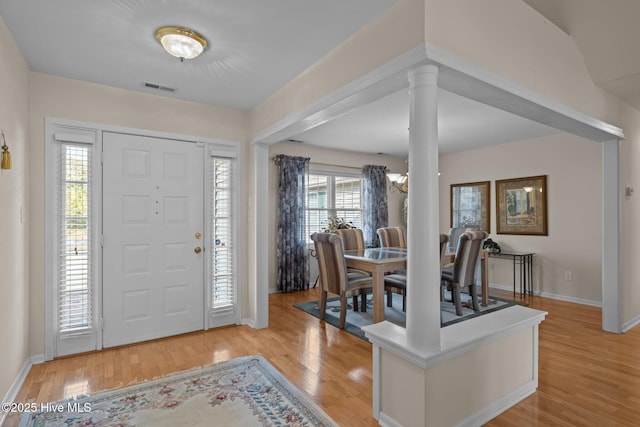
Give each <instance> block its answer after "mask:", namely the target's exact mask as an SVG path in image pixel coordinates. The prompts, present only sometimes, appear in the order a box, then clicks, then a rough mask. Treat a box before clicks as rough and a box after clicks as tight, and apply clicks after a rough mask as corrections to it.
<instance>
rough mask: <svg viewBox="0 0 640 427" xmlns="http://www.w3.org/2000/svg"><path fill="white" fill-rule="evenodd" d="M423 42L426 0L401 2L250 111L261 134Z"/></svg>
mask: <svg viewBox="0 0 640 427" xmlns="http://www.w3.org/2000/svg"><path fill="white" fill-rule="evenodd" d="M423 42H424V0H399V1H398V2H397V4H395V5H394V6H392V7H391V8H390V9H389V10H387V11H386V12H384V13H383V14H381V15H380V16H379V17H378V18H376V19H374V20H373V21H372V22H370V23H369V24H367V25H366V26H365V27H364V28H362V29H361V30H360V31H358V32H357V33H355V34H354V35H352V36H351V37H350V38H349V39H348V40H347V41H345V42H344V43H342V44H341V45H340V46H338V47H337V48H336V49H334V50H333V51H332V52H330V53H329V54H327V55H326V56H325V57H323V58H322V59H321V60H320V61H318V62H316V63H315V64H314V65H312V66H311V67H310V68H309V69H307V70H306V71H304V72H303V73H301V74H300V75H299V76H298V77H296V78H294V79H293V80H292V81H291V82H289V83H287V84H286V85H285V86H284V87H283V88H281V89H280V90H278V91H277V92H276V93H274V94H273V95H271V96H270V97H269V98H268V99H267V100H265V101H264V102H263V103H261V104H260V105H258V106H257V107H256V108H254V109H253V110H252V111H251V131H252V133H254V134H255V133H257V132H259V131H262V130H264V129H266V128H268V127H269V126H272V125H273V124H275V123H276V122H278V121H280V120H282V119H284V118H286V117H288V116H289V115H291V114H293V113H296V112H297V111H299V110H301V109H303V108H304V107H306V106H308V105H309V104H311V103H313V102H314V101H317V100H319V99H320V98H322V97H323V96H325V95H327V94H329V93H331V92H333V91H335V90H336V89H339V88H340V87H342V86H344V85H346V84H347V83H349V82H351V81H353V80H355V79H356V78H358V77H361V76H363V75H364V74H366V73H368V72H369V71H371V70H373V69H375V68H376V67H379V66H381V65H383V64H385V63H386V62H389V61H391V60H392V59H394V58H396V57H398V56H399V55H400V54H402V53H404V52H406V51H408V50H410V49H412V48H414V47H416V46H419V45H421V44H422V43H423Z"/></svg>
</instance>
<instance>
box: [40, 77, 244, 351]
mask: <svg viewBox="0 0 640 427" xmlns="http://www.w3.org/2000/svg"><path fill="white" fill-rule="evenodd" d="M29 83H30V86H31V87H30V89H31V91H30V92H31V99H30V118H31V123H30V127H31V128H30V135H31V138H30V139H31V147H30V148H31V156H30V162H31V170H32V174H31V180H32V181H31V182H32V185H31V196H30V203H31V207H32V221H31V242H30V243H31V251H30V256H31V271H32V277H31V282H32V294H31V298H30V302H31V328H30V333H29V335H30V351H31V354H43V353H44V281H45V278H44V118H45V117H47V116H49V117H56V118H64V119H70V120H79V121H86V122H93V123H101V124H107V125H116V126H125V127H131V128H138V129H148V130H154V131H161V132H170V133H177V134H182V135H191V136H199V137H205V138H220V139H225V140H231V141H239V143H240V144H242V147H243V150H244V153H243V157H244V158H245V159H246V158H247V157H249V156H248V155H247V151H248V148H247V145H248V144H247V143H246V141H247V139H248V136H247V129H248V114H247V113H244V112H241V111H236V110H231V109H227V108H221V107H215V106H210V105H204V104H198V103H194V102H186V101H179V100H175V99H171V98H167V97H161V96H157V95H151V94H145V93H139V92H133V91H128V90H122V89H117V88H114V87H110V86H104V85H98V84H94V83H88V82H83V81H79V80H72V79H64V78H59V77H54V76H50V75H46V74H41V73H33V72H32V73H31V74H30V80H29ZM248 169H249V168H248V167H246V166H245V176H244V177H243V182H244V183H245V188H244V189H243V196H244V197H242V200H243V202H242V203H243V205H242V208H241V211H242V212H243V216H242V219H241V223H242V224H246V223H247V222H248V219H247V215H246V212H247V210H248V209H247V199H248V190H247V188H246V185H247V184H246V183H248V182H249V181H250V179H249V177H248V176H249V175H248V174H249V170H248ZM247 246H248V245H245V248H246V247H247ZM243 257H244V258H245V259H246V254H243ZM247 280H248V278H247V274H246V271H244V272H243V277H242V281H243V283H245V285H246V283H247Z"/></svg>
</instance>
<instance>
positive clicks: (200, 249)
mask: <svg viewBox="0 0 640 427" xmlns="http://www.w3.org/2000/svg"><path fill="white" fill-rule="evenodd" d="M193 251H194V252H195V253H197V254H199V253H200V252H202V248H201V247H200V246H196V248H195V249H194V250H193Z"/></svg>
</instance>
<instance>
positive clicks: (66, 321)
mask: <svg viewBox="0 0 640 427" xmlns="http://www.w3.org/2000/svg"><path fill="white" fill-rule="evenodd" d="M92 151H93V146H92V145H88V144H75V143H68V142H62V143H60V146H59V154H60V155H59V159H58V165H57V166H58V167H57V172H58V180H59V181H58V186H57V188H58V200H57V202H58V203H57V205H58V209H59V210H58V213H57V218H56V219H57V230H58V239H57V241H58V245H57V246H58V247H57V258H58V263H57V268H58V277H57V297H58V316H57V317H58V331H59V333H60V335H74V334H79V333H91V328H92V326H93V325H92V318H93V296H92V290H93V253H92V246H91V242H92V234H93V223H92V222H93V221H92V216H91V214H92V213H91V204H92V200H91V199H92V194H91V184H92V172H93V171H92V167H91V164H92V155H93V153H92Z"/></svg>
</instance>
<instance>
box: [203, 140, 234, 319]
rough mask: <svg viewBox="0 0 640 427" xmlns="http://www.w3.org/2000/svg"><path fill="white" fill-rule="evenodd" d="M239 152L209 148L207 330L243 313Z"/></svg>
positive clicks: (214, 147)
mask: <svg viewBox="0 0 640 427" xmlns="http://www.w3.org/2000/svg"><path fill="white" fill-rule="evenodd" d="M237 155H238V153H237V152H236V151H234V149H233V148H230V147H226V146H225V147H219V146H214V145H211V146H210V147H209V156H210V157H209V164H208V167H207V169H208V172H207V173H208V174H209V177H210V178H209V183H208V190H207V191H208V193H209V196H208V201H207V203H208V204H209V208H208V209H209V215H208V220H207V221H208V226H207V233H208V237H207V244H208V246H207V249H206V252H205V253H208V256H207V263H206V265H207V269H208V272H209V274H208V275H207V277H208V280H209V282H208V283H209V286H208V289H207V302H208V306H209V312H210V316H209V320H208V325H207V327H209V328H211V327H217V326H223V325H229V324H233V323H237V321H238V319H237V316H238V314H239V312H238V310H236V306H237V303H238V298H239V295H238V274H239V268H240V267H239V262H240V261H239V257H238V251H239V248H240V246H239V245H238V240H239V236H238V233H240V229H239V227H238V217H239V215H240V210H239V208H238V200H239V197H238V191H239V188H240V176H239V171H238V158H237Z"/></svg>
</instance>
